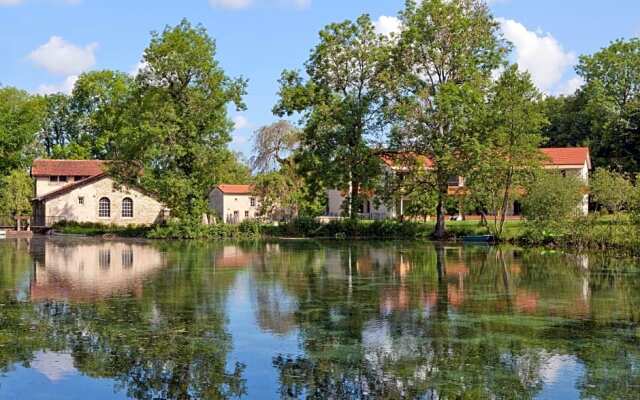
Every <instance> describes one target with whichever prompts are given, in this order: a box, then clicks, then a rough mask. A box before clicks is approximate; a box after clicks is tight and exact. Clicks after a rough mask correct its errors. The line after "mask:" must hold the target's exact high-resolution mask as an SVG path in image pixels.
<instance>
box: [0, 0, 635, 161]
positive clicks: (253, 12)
mask: <svg viewBox="0 0 640 400" xmlns="http://www.w3.org/2000/svg"><path fill="white" fill-rule="evenodd" d="M489 3H490V7H491V9H492V12H493V14H494V16H495V17H496V18H497V19H498V21H499V22H500V25H501V29H502V31H503V33H504V35H505V37H506V38H507V39H508V40H510V41H511V42H512V43H513V44H514V51H513V54H512V55H511V60H512V61H514V62H518V64H519V66H520V68H521V69H524V70H528V71H529V72H531V74H532V77H533V80H534V82H535V83H536V84H537V85H538V87H539V88H540V89H541V90H542V91H543V92H544V93H547V94H566V93H571V92H572V91H574V90H575V89H576V88H577V87H579V86H580V83H581V82H580V80H579V78H578V77H577V76H576V74H575V72H574V67H575V65H576V63H577V61H578V57H579V56H580V55H582V54H591V53H593V52H595V51H598V50H599V49H600V48H602V47H604V46H606V45H607V44H608V43H609V42H610V41H612V40H614V39H618V38H631V37H637V36H639V35H640V0H609V1H606V2H605V1H596V0H490V1H489ZM403 5H404V0H155V1H150V0H0V85H5V86H16V87H19V88H22V89H25V90H27V91H29V92H32V93H54V92H65V93H68V92H70V91H71V90H72V88H73V82H74V81H75V79H77V76H78V75H79V74H81V73H82V72H86V71H91V70H100V69H115V70H120V71H124V72H127V73H132V74H133V73H135V71H136V68H137V66H138V65H139V63H140V59H141V56H142V52H143V50H144V48H145V47H146V46H147V45H148V43H149V40H150V32H151V31H161V30H162V29H163V28H164V27H165V26H166V25H175V24H177V23H178V22H179V21H180V20H181V19H182V18H185V17H186V18H187V19H189V20H190V21H191V22H192V23H194V24H198V23H201V24H202V25H203V26H204V27H205V28H206V29H207V30H208V32H209V34H210V35H211V36H212V37H214V38H215V40H216V43H217V54H216V58H217V59H218V61H219V62H220V64H221V65H222V67H223V68H224V69H225V71H226V73H227V74H228V75H229V76H231V77H240V76H241V77H244V78H247V79H248V80H249V86H248V93H247V96H246V97H245V103H246V105H247V110H246V111H243V112H237V111H236V110H235V109H232V110H231V111H230V115H231V117H232V118H233V120H234V122H235V123H236V129H235V131H234V132H233V142H232V143H231V148H232V149H234V150H236V151H240V152H242V153H243V154H244V156H245V157H248V156H249V155H250V153H251V138H252V134H253V131H255V129H257V128H259V127H260V126H262V125H266V124H269V123H271V122H274V121H275V120H276V117H274V116H273V115H272V114H271V109H272V107H273V105H274V103H275V102H276V94H277V90H278V83H277V80H278V78H279V76H280V73H281V72H282V70H283V69H301V68H302V67H303V64H304V62H305V60H306V59H307V58H308V56H309V53H310V51H311V49H312V48H313V47H314V46H315V45H316V44H317V42H318V32H319V30H320V29H321V28H322V27H323V26H325V25H327V24H329V23H331V22H338V21H343V20H345V19H355V18H357V17H358V16H359V15H361V14H364V13H366V14H369V15H370V16H371V18H372V19H373V20H374V21H375V22H376V26H377V28H378V30H379V31H380V32H381V33H387V32H390V31H393V30H396V29H398V20H397V18H396V16H397V14H398V11H399V10H400V9H401V8H402V7H403Z"/></svg>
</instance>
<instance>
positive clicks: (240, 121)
mask: <svg viewBox="0 0 640 400" xmlns="http://www.w3.org/2000/svg"><path fill="white" fill-rule="evenodd" d="M233 124H234V125H235V129H236V130H240V129H247V128H251V123H250V122H249V120H248V119H247V117H245V116H244V115H236V116H235V117H233Z"/></svg>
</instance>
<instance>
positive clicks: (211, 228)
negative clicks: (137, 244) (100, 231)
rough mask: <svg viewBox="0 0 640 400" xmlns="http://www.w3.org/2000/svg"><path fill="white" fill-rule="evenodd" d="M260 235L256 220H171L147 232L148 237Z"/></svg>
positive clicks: (249, 236) (214, 237) (199, 238)
mask: <svg viewBox="0 0 640 400" xmlns="http://www.w3.org/2000/svg"><path fill="white" fill-rule="evenodd" d="M261 235H262V227H261V225H260V224H259V223H258V222H257V221H244V222H242V223H241V224H239V225H230V224H215V225H202V224H201V223H199V222H197V221H172V222H169V223H167V224H166V225H161V226H157V227H155V228H153V229H152V230H151V231H150V232H148V234H147V237H148V238H150V239H192V240H204V239H209V240H222V239H256V238H259V237H260V236H261Z"/></svg>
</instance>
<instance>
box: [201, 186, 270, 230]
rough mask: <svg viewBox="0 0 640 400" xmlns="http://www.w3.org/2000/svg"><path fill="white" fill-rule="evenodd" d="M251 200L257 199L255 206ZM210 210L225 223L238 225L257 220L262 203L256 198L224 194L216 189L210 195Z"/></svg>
mask: <svg viewBox="0 0 640 400" xmlns="http://www.w3.org/2000/svg"><path fill="white" fill-rule="evenodd" d="M251 199H255V203H254V205H253V206H252V205H251ZM209 209H210V210H211V211H212V212H215V213H216V215H217V216H218V217H219V218H222V221H223V222H229V223H231V222H232V223H238V222H242V221H244V220H246V219H253V218H256V217H257V216H258V214H259V211H260V203H259V199H257V198H256V197H255V196H252V195H241V194H224V193H222V192H221V191H220V189H218V188H215V189H213V190H212V191H211V193H209ZM236 216H237V217H236Z"/></svg>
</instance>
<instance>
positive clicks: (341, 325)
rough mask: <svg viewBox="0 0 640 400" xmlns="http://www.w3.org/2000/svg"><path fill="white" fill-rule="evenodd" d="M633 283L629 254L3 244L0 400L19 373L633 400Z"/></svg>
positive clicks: (639, 284) (142, 395)
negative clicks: (621, 256)
mask: <svg viewBox="0 0 640 400" xmlns="http://www.w3.org/2000/svg"><path fill="white" fill-rule="evenodd" d="M639 289H640V273H639V271H638V268H637V267H636V265H635V264H634V262H632V261H628V260H616V259H612V258H607V257H604V256H602V255H595V256H594V255H592V256H590V257H587V256H580V257H576V256H570V255H563V254H559V253H544V252H540V251H534V250H530V251H522V250H518V249H514V248H508V247H507V248H488V247H460V246H443V245H429V244H424V243H416V244H408V243H365V242H363V243H356V244H341V243H315V242H300V243H279V244H268V243H255V244H248V245H230V244H227V245H214V244H201V243H200V244H198V243H173V244H167V243H162V242H154V243H137V242H98V241H88V240H79V241H68V240H33V241H32V242H30V243H29V242H0V350H2V351H0V373H4V377H5V378H3V377H2V376H1V375H0V397H3V393H4V394H6V393H12V392H11V390H12V388H15V387H16V382H18V381H19V380H20V379H21V378H20V376H23V375H20V374H18V373H17V372H16V368H17V366H18V365H22V366H23V368H24V369H25V370H26V371H31V372H32V373H34V374H40V375H41V376H44V377H46V379H47V380H48V382H49V384H50V385H51V386H46V385H44V386H43V387H42V388H39V387H38V388H34V389H33V390H35V391H36V393H45V394H47V395H49V396H54V397H55V394H52V393H56V391H55V390H52V388H53V387H57V386H56V385H59V384H60V383H61V382H71V383H73V382H76V380H77V379H80V377H82V378H83V379H93V380H95V379H109V380H110V381H112V384H113V388H114V390H115V393H117V394H120V395H125V396H127V397H129V398H136V399H152V398H163V399H165V398H166V399H188V398H193V399H209V398H233V397H243V396H248V397H252V398H278V397H281V398H319V399H320V398H322V399H324V398H336V399H342V398H430V399H449V398H504V399H512V398H561V399H565V398H568V399H571V398H596V399H598V398H629V399H633V398H637V394H638V393H639V391H640V368H639V366H640V346H639V345H640V328H639V327H640V311H639V310H640V290H639ZM23 291H26V296H22V295H21V293H22V292H23ZM291 337H293V338H295V340H293V341H291V340H289V338H291ZM237 343H241V344H242V345H241V347H238V345H237ZM21 374H24V372H22V373H21ZM23 379H28V377H26V378H23ZM78 382H79V381H78ZM71 387H72V389H71V390H72V391H71V392H70V393H66V394H65V395H62V394H61V395H60V396H59V397H58V398H83V397H82V396H83V395H85V393H82V385H81V384H80V383H78V384H77V386H73V385H71ZM73 388H75V389H73ZM3 390H9V392H3ZM74 390H75V391H74ZM39 391H40V392H39ZM112 395H114V396H115V394H113V393H112ZM73 396H75V397H73ZM5 397H6V396H5ZM98 397H99V396H98ZM102 397H103V398H110V397H111V395H108V394H106V395H103V396H102Z"/></svg>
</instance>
